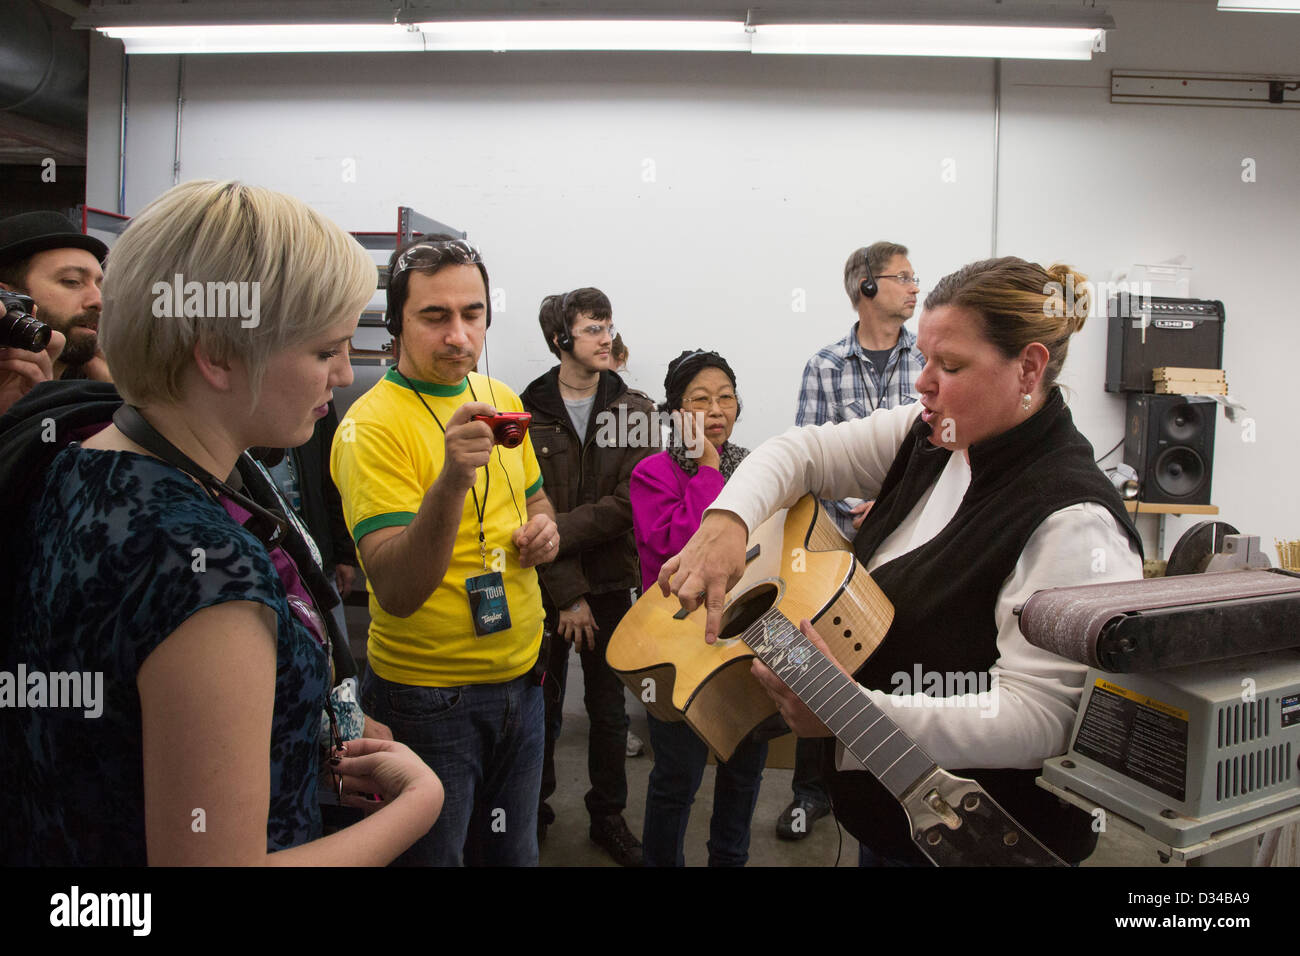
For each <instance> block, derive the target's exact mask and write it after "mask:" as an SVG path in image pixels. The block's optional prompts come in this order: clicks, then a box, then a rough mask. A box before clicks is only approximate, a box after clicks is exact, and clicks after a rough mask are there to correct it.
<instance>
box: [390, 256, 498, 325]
mask: <svg viewBox="0 0 1300 956" xmlns="http://www.w3.org/2000/svg"><path fill="white" fill-rule="evenodd" d="M428 242H429V245H441V244H444V243H448V242H461V243H464V244H465V245H469V241H468V240H465V239H454V238H453V239H433V240H428ZM470 248H474V247H473V246H471V247H470ZM476 251H477V250H476ZM446 264H447V265H464V266H469V265H473V266H477V267H478V271H479V274H480V275H481V276H483V293H484V295H485V296H486V298H485V301H484V306H485V307H486V309H487V321H486V322H485V323H484V324H483V327H484V328H485V329H490V328H492V286H491V283H490V282H489V280H488V272H487V266H485V265H484V264H483V262H482V261H481V260H480V261H478V262H456V261H454V260H453V261H450V262H448V263H446ZM393 265H396V262H394V263H393ZM390 268H391V267H390ZM439 268H440V269H441V268H442V266H439ZM406 271H408V270H405V269H403V270H401V272H406ZM401 272H399V273H398V275H401ZM392 287H393V277H392V275H391V274H390V275H389V277H388V289H389V290H391V289H392ZM407 289H408V291H407V294H406V296H405V298H409V297H410V292H409V289H410V280H409V279H408V280H407ZM393 306H394V302H393V296H392V293H391V291H390V292H389V294H388V297H387V302H386V304H385V307H384V328H386V329H387V330H388V332H389V334H391V335H392V336H393V337H394V338H396V337H397V336H399V335H401V334H402V314H401V312H400V311H394V309H393ZM402 307H403V308H405V307H406V303H405V302H403V303H402Z"/></svg>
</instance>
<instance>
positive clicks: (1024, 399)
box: [1020, 392, 1034, 411]
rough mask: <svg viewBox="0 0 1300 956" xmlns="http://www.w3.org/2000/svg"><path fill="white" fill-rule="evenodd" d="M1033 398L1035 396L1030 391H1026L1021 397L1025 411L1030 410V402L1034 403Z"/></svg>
mask: <svg viewBox="0 0 1300 956" xmlns="http://www.w3.org/2000/svg"><path fill="white" fill-rule="evenodd" d="M1033 400H1034V396H1033V395H1031V394H1029V393H1028V392H1025V394H1024V395H1023V396H1022V397H1021V399H1020V407H1021V408H1023V409H1024V410H1025V411H1029V406H1030V404H1032V402H1033Z"/></svg>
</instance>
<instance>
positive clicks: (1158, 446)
mask: <svg viewBox="0 0 1300 956" xmlns="http://www.w3.org/2000/svg"><path fill="white" fill-rule="evenodd" d="M1218 407H1219V406H1218V405H1217V404H1215V402H1214V401H1213V400H1211V399H1208V398H1204V397H1201V396H1197V395H1141V394H1131V395H1129V397H1128V420H1127V427H1126V429H1125V431H1124V464H1126V465H1129V466H1130V467H1132V468H1133V470H1134V471H1136V472H1137V474H1138V482H1139V485H1140V491H1139V492H1138V500H1139V501H1144V502H1148V503H1150V504H1183V505H1208V504H1209V503H1210V476H1211V473H1212V472H1213V470H1214V417H1215V414H1216V412H1217V410H1218Z"/></svg>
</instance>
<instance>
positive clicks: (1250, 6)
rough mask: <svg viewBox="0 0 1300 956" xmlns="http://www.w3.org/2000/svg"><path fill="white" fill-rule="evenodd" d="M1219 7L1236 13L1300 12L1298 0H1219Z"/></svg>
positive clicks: (1299, 1) (1299, 0)
mask: <svg viewBox="0 0 1300 956" xmlns="http://www.w3.org/2000/svg"><path fill="white" fill-rule="evenodd" d="M1219 9H1220V10H1231V11H1233V12H1236V13H1300V0H1219Z"/></svg>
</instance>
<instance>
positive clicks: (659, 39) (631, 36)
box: [416, 20, 749, 53]
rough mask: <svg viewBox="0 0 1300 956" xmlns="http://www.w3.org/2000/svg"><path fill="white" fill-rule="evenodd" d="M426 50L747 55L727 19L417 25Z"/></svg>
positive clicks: (745, 40)
mask: <svg viewBox="0 0 1300 956" xmlns="http://www.w3.org/2000/svg"><path fill="white" fill-rule="evenodd" d="M416 26H417V27H418V28H419V29H420V31H421V32H422V33H423V34H424V48H425V49H426V50H437V51H450V50H492V51H498V52H504V51H507V50H694V51H709V52H736V53H748V52H749V34H747V33H746V32H745V24H743V23H741V22H740V21H739V20H737V21H734V22H733V21H726V20H497V21H481V22H480V21H465V22H439V23H417V24H416Z"/></svg>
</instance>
